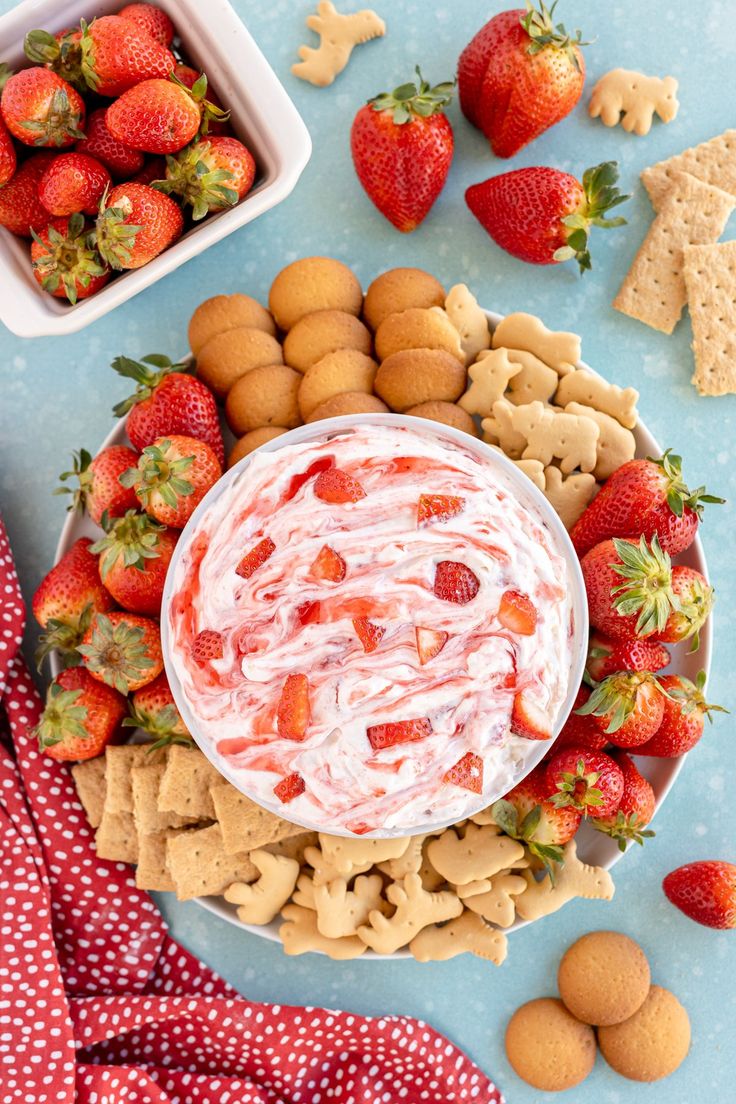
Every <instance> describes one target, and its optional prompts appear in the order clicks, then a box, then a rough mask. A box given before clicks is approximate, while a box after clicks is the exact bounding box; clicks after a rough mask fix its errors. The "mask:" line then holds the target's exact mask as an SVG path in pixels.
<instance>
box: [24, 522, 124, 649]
mask: <svg viewBox="0 0 736 1104" xmlns="http://www.w3.org/2000/svg"><path fill="white" fill-rule="evenodd" d="M91 545H92V541H91V540H89V539H88V538H87V537H80V538H79V540H77V541H75V542H74V544H73V545H72V547H71V548H70V549H69V551H68V552H67V553H66V554H65V555H64V556H62V557H61V559H60V560H59V562H58V563H57V564H56V565H55V566H54V567H52V568H51V570H50V571H49V572H48V574H47V575H45V576H44V578H43V579H42V580H41V584H40V586H39V587H38V590H37V591H36V593H35V594H34V595H33V603H32V609H33V616H34V617H35V618H36V620H37V621H38V623H39V625H40V626H41V628H42V629H45V632H44V633H42V635H41V636H40V637H39V646H38V650H37V652H36V659H37V660H38V663H39V667H40V665H41V663H42V662H43V660H44V659H45V657H46V656H47V655H48V653H49V652H50V651H51V650H52V649H57V650H58V651H59V653H60V655H61V658H62V660H63V661H64V662H65V663H78V662H79V656H78V654H77V652H76V647H77V644H79V643H80V641H81V639H82V636H83V635H84V633H85V632H86V631H87V626H88V625H89V622H90V620H91V618H92V615H93V614H95V613H105V612H107V611H108V610H111V609H113V608H114V606H115V601H114V599H113V597H112V595H111V594H109V593H108V591H107V590H106V589H105V587H104V586H103V585H102V583H101V582H100V573H99V571H98V569H97V557H96V556H94V555H93V554H92V553H91V552H90V547H91Z"/></svg>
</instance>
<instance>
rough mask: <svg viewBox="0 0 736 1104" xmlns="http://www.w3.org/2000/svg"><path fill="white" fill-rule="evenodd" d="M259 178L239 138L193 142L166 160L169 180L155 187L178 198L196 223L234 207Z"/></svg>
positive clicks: (251, 156)
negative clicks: (213, 212) (187, 208)
mask: <svg viewBox="0 0 736 1104" xmlns="http://www.w3.org/2000/svg"><path fill="white" fill-rule="evenodd" d="M255 175H256V163H255V161H254V160H253V155H252V154H251V152H250V150H249V149H247V147H246V146H244V145H243V143H242V142H239V141H238V140H237V138H217V137H215V138H212V137H210V136H209V135H207V137H206V138H205V139H204V140H201V141H196V142H193V143H192V145H191V146H187V147H186V148H185V149H183V150H181V151H180V152H179V153H178V154H177V155H176V157H168V158H167V159H166V179H165V180H163V181H159V182H158V183H157V184H156V188H157V189H158V190H159V191H162V192H166V193H167V194H168V195H172V194H173V195H177V196H179V198H180V200H181V202H182V203H183V204H184V205H185V206H190V207H191V208H192V218H193V219H194V221H195V222H197V221H198V220H199V219H201V218H204V216H205V215H207V214H209V212H210V211H222V210H223V209H224V208H225V207H233V206H234V205H235V204H236V203H238V202H239V201H240V200H241V199H242V198H243V196H244V195H245V194H246V192H248V191H250V188H251V186H252V184H253V181H254V179H255Z"/></svg>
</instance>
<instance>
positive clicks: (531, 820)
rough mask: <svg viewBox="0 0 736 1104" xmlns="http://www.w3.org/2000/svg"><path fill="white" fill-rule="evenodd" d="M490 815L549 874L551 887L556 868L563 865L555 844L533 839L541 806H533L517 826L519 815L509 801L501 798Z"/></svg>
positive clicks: (562, 859) (562, 858)
mask: <svg viewBox="0 0 736 1104" xmlns="http://www.w3.org/2000/svg"><path fill="white" fill-rule="evenodd" d="M491 815H492V816H493V819H494V820H495V822H496V824H497V825H498V827H499V828H500V829H501V831H502V832H504V833H505V835H507V836H511V838H512V839H515V840H519V842H520V843H523V844H524V845H525V846H526V847H528V849H529V851H530V852H531V854H532V855H534V856H535V857H536V858H538V859H539V861H540V862H541V863H542V865H543V866H544V869H545V870H546V872H547V873H548V874H549V878H550V881H551V882H552V885H554V884H555V877H556V867H557V866H562V865H563V864H564V861H565V859H564V855H563V852H562V848H561V847H560V846H558V845H557V844H555V843H538V842H537V841H536V840H535V839H534V833H535V832H536V830H537V828H538V827H539V821H540V819H541V816H542V807H541V805H535V806H534V808H533V809H531V810H530V811H529V812H528V813H527V814H526V816H525V817H524V819H523V820H522V822H521V824H519V814H518V813H517V811H516V809H515V808H514V806H513V805H512V804H511V802H510V801H505V800H504V799H503V798H502V799H501V800H500V801H496V802H495V804H494V805H492V806H491Z"/></svg>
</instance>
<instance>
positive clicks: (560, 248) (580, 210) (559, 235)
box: [465, 161, 630, 273]
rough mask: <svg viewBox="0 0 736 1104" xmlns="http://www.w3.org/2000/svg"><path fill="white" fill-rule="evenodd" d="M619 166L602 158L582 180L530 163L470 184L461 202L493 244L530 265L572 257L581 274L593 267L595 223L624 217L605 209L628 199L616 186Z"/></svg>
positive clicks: (609, 224)
mask: <svg viewBox="0 0 736 1104" xmlns="http://www.w3.org/2000/svg"><path fill="white" fill-rule="evenodd" d="M617 180H618V165H617V164H616V163H615V162H614V161H604V162H603V163H602V164H600V165H596V166H595V167H594V168H592V169H586V171H585V172H584V173H583V179H582V183H581V182H580V181H579V180H577V178H576V177H574V176H571V175H570V174H569V173H564V172H560V171H559V170H558V169H551V168H545V167H543V166H534V167H531V168H526V169H515V170H514V171H513V172H509V173H502V174H500V175H499V176H492V177H491V178H490V179H489V180H484V181H483V182H482V183H480V184H473V185H471V186H470V188H468V189H467V191H466V192H465V201H466V203H467V205H468V207H469V208H470V210H471V211H472V213H473V214H474V215H475V217H476V218H477V219H478V221H479V222H480V224H481V225H482V226H483V228H484V229H485V230H486V231H487V232H488V234H490V236H491V237H492V238H493V240H494V241H495V242H496V244H497V245H499V246H500V247H501V249H504V250H505V251H506V252H507V253H510V254H511V256H512V257H518V258H519V260H521V261H526V262H527V263H528V264H538V265H548V264H559V263H561V262H563V261H569V260H572V259H573V258H574V259H575V260H576V261H577V263H578V266H579V268H580V271H581V273H582V272H585V271H586V270H587V269H589V268H590V267H591V261H590V252H589V249H588V238H589V235H590V230H591V228H592V227H593V226H598V227H600V228H601V229H605V230H609V229H612V228H614V227H616V226H623V225H625V223H626V219H624V218H621V217H614V218H609V217H608V212H609V211H611V210H613V208H615V207H618V205H619V204H621V203H623V202H624V201H625V200H627V199H629V198H630V197H629V196H627V195H622V194H621V193H620V192H619V190H618V188H617V187H616V182H617Z"/></svg>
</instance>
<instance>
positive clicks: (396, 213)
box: [350, 67, 454, 233]
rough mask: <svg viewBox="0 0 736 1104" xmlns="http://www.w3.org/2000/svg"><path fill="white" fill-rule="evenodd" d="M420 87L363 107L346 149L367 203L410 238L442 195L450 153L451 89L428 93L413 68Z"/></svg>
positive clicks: (388, 94)
mask: <svg viewBox="0 0 736 1104" xmlns="http://www.w3.org/2000/svg"><path fill="white" fill-rule="evenodd" d="M416 72H417V77H418V82H419V83H418V85H416V84H402V85H401V86H400V87H399V88H395V89H394V90H393V92H382V93H381V94H380V95H378V96H376V97H374V98H373V99H372V100H369V101H368V103H367V104H366V105H365V106H364V107H361V109H360V111H359V112H358V114H357V115H356V116H355V119H354V120H353V126H352V130H351V132H350V148H351V150H352V154H353V164H354V166H355V171H356V173H357V174H358V179H359V180H360V183H361V184H362V185H363V188H364V189H365V191H366V193H367V195H368V198H369V199H370V200H371V201H372V202H373V203H374V204H375V206H376V207H377V208H378V210H379V211H380V212H381V214H382V215H384V216H385V217H386V218H387V219H388V220H389V222H391V223H393V225H394V226H395V227H396V228H397V229H398V230H401V231H402V233H408V232H409V231H411V230H415V229H416V228H417V226H419V224H420V222H422V221H423V219H424V218H425V217H426V215H427V213H428V212H429V209H430V208H431V206H432V204H433V203H434V202H435V200H436V199H437V196H438V195H439V194H440V192H441V191H442V189H443V187H444V185H445V180H446V179H447V174H448V172H449V171H450V162H451V161H452V154H453V150H454V138H453V134H452V127H451V126H450V122H449V119H448V118H447V116H446V115H445V114H444V111H443V109H444V108H445V107H446V106H447V104H448V103H449V102H450V100H451V98H452V90H453V84H452V83H451V82H449V81H446V82H445V83H443V84H438V85H436V86H435V87H434V88H432V87H431V86H430V85H429V84H428V83H427V81H425V80H424V79H423V77H422V75H421V73H420V71H419V68H418V67H417V71H416Z"/></svg>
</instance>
